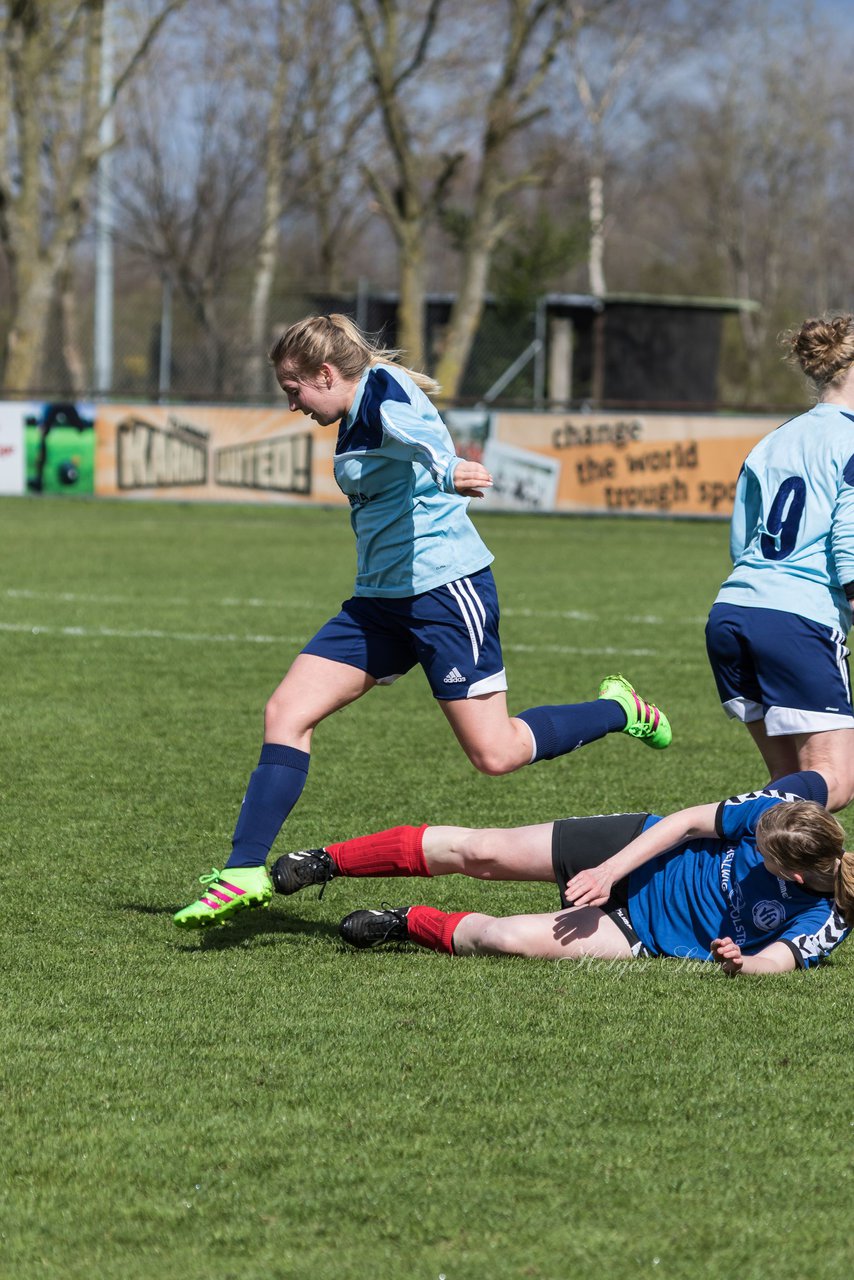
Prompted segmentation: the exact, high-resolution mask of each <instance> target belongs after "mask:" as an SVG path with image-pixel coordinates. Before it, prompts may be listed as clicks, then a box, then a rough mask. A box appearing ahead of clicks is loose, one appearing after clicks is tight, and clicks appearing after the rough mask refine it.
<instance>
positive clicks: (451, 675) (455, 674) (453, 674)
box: [442, 667, 466, 684]
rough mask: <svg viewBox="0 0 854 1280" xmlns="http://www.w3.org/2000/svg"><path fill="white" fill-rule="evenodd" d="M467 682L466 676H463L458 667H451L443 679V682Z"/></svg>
mask: <svg viewBox="0 0 854 1280" xmlns="http://www.w3.org/2000/svg"><path fill="white" fill-rule="evenodd" d="M465 682H466V678H465V676H461V675H460V673H459V671H458V670H457V668H456V667H451V669H450V671H449V672H448V674H447V675H446V676H445V679H444V680H443V682H442V683H443V684H465Z"/></svg>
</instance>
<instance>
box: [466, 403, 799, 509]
mask: <svg viewBox="0 0 854 1280" xmlns="http://www.w3.org/2000/svg"><path fill="white" fill-rule="evenodd" d="M778 422H779V419H778V418H770V417H768V418H765V417H759V416H752V417H747V416H745V417H724V416H715V415H712V414H709V415H697V414H664V413H660V414H625V415H622V414H619V415H615V414H606V413H577V414H575V413H567V414H544V413H496V414H495V415H494V416H493V419H492V422H491V426H490V430H489V432H488V433H487V435H486V439H485V444H484V452H483V457H484V461H485V463H486V465H487V466H488V467H489V468H490V470H492V472H493V476H494V479H495V488H494V490H493V491H491V492H489V493H488V494H487V496H486V497H485V499H484V507H492V508H493V509H496V508H503V509H507V508H511V507H515V508H517V509H519V508H521V509H526V510H531V511H565V512H601V513H603V514H604V513H607V514H609V515H618V514H624V513H635V514H636V513H639V512H646V513H650V514H655V515H691V516H729V515H731V513H732V503H733V497H734V494H735V482H736V479H737V477H738V473H739V471H740V470H741V464H742V462H743V461H744V459H745V457H746V456H747V454H748V453H749V452H750V450H751V449H752V448H753V446H754V444H756V442H757V441H758V440H759V439H761V437H762V436H763V435H766V434H767V432H768V431H771V430H773V428H774V427H776V426H777V424H778Z"/></svg>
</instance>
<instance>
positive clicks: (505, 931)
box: [478, 916, 524, 956]
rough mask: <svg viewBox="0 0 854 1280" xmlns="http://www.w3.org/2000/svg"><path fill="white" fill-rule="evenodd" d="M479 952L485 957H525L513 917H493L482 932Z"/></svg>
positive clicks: (488, 920)
mask: <svg viewBox="0 0 854 1280" xmlns="http://www.w3.org/2000/svg"><path fill="white" fill-rule="evenodd" d="M478 950H479V951H481V952H482V953H483V954H484V955H491V956H516V955H524V948H523V940H522V938H521V936H520V933H519V930H518V928H517V927H516V920H515V917H513V916H505V917H503V918H502V917H501V916H491V917H489V918H488V919H487V921H486V922H485V923H484V925H483V926H482V928H481V930H480V936H479V938H478Z"/></svg>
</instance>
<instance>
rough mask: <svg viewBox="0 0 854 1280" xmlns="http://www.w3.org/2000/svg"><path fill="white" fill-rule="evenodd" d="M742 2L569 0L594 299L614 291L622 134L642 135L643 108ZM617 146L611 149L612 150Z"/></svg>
mask: <svg viewBox="0 0 854 1280" xmlns="http://www.w3.org/2000/svg"><path fill="white" fill-rule="evenodd" d="M737 3H738V0H718V3H716V4H715V5H696V6H685V5H683V4H681V3H680V2H679V0H675V2H674V0H567V7H568V10H569V17H570V21H569V24H568V28H567V41H566V55H567V64H568V70H569V76H568V78H567V80H568V83H570V84H571V85H572V86H573V88H574V91H575V95H576V99H577V102H578V104H579V105H580V107H581V112H582V120H583V124H584V128H583V130H582V135H583V136H584V135H586V141H587V161H588V168H587V206H588V219H589V225H590V232H589V243H588V255H587V275H588V287H589V289H590V291H591V293H594V294H597V295H600V296H601V295H603V294H605V293H606V292H607V283H606V273H605V246H606V240H607V235H608V224H609V219H608V215H607V202H606V191H605V185H606V172H607V165H608V158H609V151H614V150H616V151H617V152H619V150H620V147H619V146H617V147H615V146H614V140H615V139H616V138H617V137H619V135H620V134H621V133H622V134H625V135H629V136H631V134H632V132H634V133H635V134H636V133H637V131H638V116H639V112H640V108H641V105H642V103H643V102H644V101H645V100H648V99H650V98H651V97H654V96H655V95H656V94H657V93H659V92H660V89H661V83H662V81H666V79H667V72H668V71H672V70H673V69H674V68H681V69H683V71H684V68H685V66H686V65H687V62H688V59H689V58H690V57H695V56H696V55H697V54H698V52H699V51H700V50H701V49H702V47H703V43H704V41H705V40H706V39H707V38H708V36H709V35H710V33H712V32H714V31H715V30H718V29H722V28H725V26H726V23H727V21H728V20H730V19H731V18H732V15H733V11H734V5H735V4H737ZM609 143H610V146H609Z"/></svg>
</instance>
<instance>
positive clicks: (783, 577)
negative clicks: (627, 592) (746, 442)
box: [706, 315, 854, 810]
mask: <svg viewBox="0 0 854 1280" xmlns="http://www.w3.org/2000/svg"><path fill="white" fill-rule="evenodd" d="M785 341H786V343H787V345H788V346H789V349H790V355H791V358H792V360H793V362H797V364H799V365H800V367H801V369H802V370H803V371H804V373H805V374H806V375H807V376H808V377H809V378H810V380H811V381H812V383H813V385H814V387H815V389H816V391H817V394H818V403H817V404H815V405H814V406H813V408H812V409H810V410H809V411H808V412H807V413H802V414H800V415H799V416H798V417H796V418H792V419H791V420H790V421H788V422H785V423H783V425H782V426H781V427H778V428H777V429H776V430H775V431H772V432H771V433H770V434H769V435H767V436H765V437H764V438H763V439H762V440H760V442H759V443H758V444H757V445H756V446H755V447H754V448H753V449H752V450H751V452H750V453H749V455H748V457H747V459H746V460H745V463H744V466H743V467H742V469H741V474H740V475H739V478H738V484H737V486H736V494H735V507H734V510H733V517H732V527H731V535H730V551H731V555H732V561H733V570H732V573H731V574H730V575H729V577H728V578H727V580H726V582H725V583H724V584H723V586H722V587H721V589H720V591H719V592H718V596H717V599H716V601H715V603H714V605H713V607H712V610H711V613H710V615H709V621H708V624H707V627H706V645H707V649H708V654H709V660H710V662H711V664H712V670H713V672H714V676H715V681H716V683H717V687H718V692H719V694H720V698H721V702H722V703H723V706H724V710H725V711H726V712H727V714H728V715H730V716H732V717H734V718H736V719H739V720H741V721H743V722H744V723H745V724H746V725H747V728H748V730H749V731H750V733H751V735H752V737H753V740H754V742H755V743H756V745H757V747H758V748H759V751H760V752H761V754H762V758H763V760H764V761H765V764H766V766H767V768H768V771H769V774H770V778H771V780H772V781H773V780H775V779H777V778H780V777H782V776H784V775H786V774H790V773H795V772H798V771H800V770H816V771H818V772H819V773H821V774H823V776H824V777H825V779H826V780H827V783H828V791H829V798H828V806H829V808H831V809H835V810H838V809H842V808H844V807H845V806H846V805H847V804H850V802H851V800H852V798H854V713H852V709H851V681H850V675H849V670H848V653H849V651H848V647H847V643H846V639H847V635H848V631H849V629H850V627H851V602H852V600H854V316H851V315H837V316H825V317H821V318H818V319H810V320H806V321H804V323H803V324H802V325H801V327H800V329H798V330H797V332H793V333H791V334H788V335H786V338H785Z"/></svg>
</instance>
